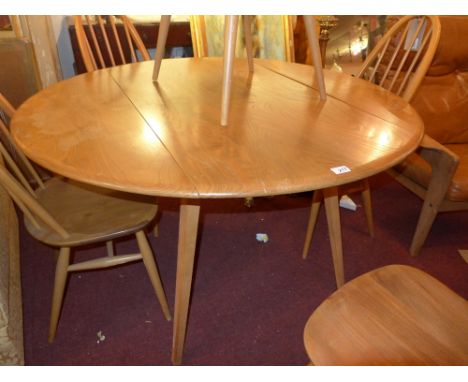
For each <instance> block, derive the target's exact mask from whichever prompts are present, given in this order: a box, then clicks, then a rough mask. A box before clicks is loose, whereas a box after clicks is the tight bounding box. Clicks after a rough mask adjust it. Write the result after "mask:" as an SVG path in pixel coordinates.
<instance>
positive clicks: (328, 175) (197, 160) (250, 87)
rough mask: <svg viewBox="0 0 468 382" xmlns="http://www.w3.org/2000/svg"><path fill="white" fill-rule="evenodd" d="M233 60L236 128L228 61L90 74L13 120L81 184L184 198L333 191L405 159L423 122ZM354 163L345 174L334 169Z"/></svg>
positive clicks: (32, 151)
mask: <svg viewBox="0 0 468 382" xmlns="http://www.w3.org/2000/svg"><path fill="white" fill-rule="evenodd" d="M255 61H256V64H255V65H256V69H255V72H254V73H250V72H249V70H248V65H247V64H246V62H245V60H236V61H235V63H234V74H233V82H232V95H231V106H230V107H231V109H230V123H229V126H226V127H221V126H219V118H220V115H219V113H220V99H221V97H220V94H221V88H222V75H223V66H222V60H221V59H220V58H202V59H194V58H190V59H187V58H185V59H171V60H164V61H163V63H162V67H161V72H160V74H159V78H158V82H157V83H153V81H152V70H153V63H152V62H151V61H149V62H142V63H136V64H129V65H122V66H118V67H114V68H109V69H104V70H99V71H96V72H93V73H88V74H83V75H80V76H77V77H74V78H72V79H69V80H66V81H62V82H60V83H57V84H55V85H53V86H51V87H49V88H47V89H45V90H43V91H42V92H40V93H38V94H36V95H35V96H33V97H31V98H30V99H29V100H27V101H26V102H25V103H24V104H23V105H21V107H20V108H19V109H18V111H17V112H16V114H15V116H14V118H13V121H12V124H11V125H12V134H13V136H14V139H15V140H16V142H17V143H18V145H19V146H20V147H21V148H22V149H23V150H24V151H25V153H26V154H27V155H28V156H29V157H30V158H31V159H33V160H34V161H35V162H37V163H39V164H41V165H42V166H44V167H46V168H48V169H50V170H52V171H54V172H56V173H58V174H61V175H64V176H66V177H70V178H73V179H76V180H80V181H83V182H87V183H91V184H95V185H99V186H105V187H109V188H113V189H118V190H124V191H129V192H135V193H142V194H148V195H160V196H172V197H185V198H224V197H246V196H264V195H275V194H285V193H295V192H302V191H307V190H313V189H322V188H325V187H331V186H336V185H340V184H345V183H349V182H351V181H354V180H357V179H362V178H365V177H368V176H371V175H373V174H375V173H378V172H380V171H383V170H385V169H387V168H389V167H391V166H393V165H394V164H396V163H398V162H400V161H401V160H402V159H404V158H405V157H406V156H407V155H408V154H409V153H411V152H412V151H413V150H414V149H415V148H416V147H417V146H418V144H419V142H420V140H421V138H422V135H423V123H422V122H421V119H420V118H419V116H418V115H417V113H416V112H415V111H414V110H413V109H412V108H411V106H409V104H407V103H406V102H405V101H403V100H402V99H401V98H399V97H397V96H394V95H392V94H391V93H389V92H387V91H385V90H382V89H379V88H378V87H377V86H374V85H372V84H368V83H367V82H365V81H362V80H359V79H356V78H352V77H349V76H347V75H344V74H340V73H334V72H329V71H325V81H326V88H327V92H328V98H327V100H326V101H321V100H320V97H319V93H318V90H317V88H316V87H315V84H314V83H315V80H314V78H315V76H314V72H313V68H312V67H310V66H305V65H300V64H291V63H284V62H279V61H265V60H255ZM337 166H347V167H348V168H349V169H350V170H351V171H350V172H348V173H344V174H340V175H337V174H335V173H333V172H332V171H331V170H330V169H331V168H333V167H337Z"/></svg>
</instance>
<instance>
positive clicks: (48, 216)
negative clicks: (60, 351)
mask: <svg viewBox="0 0 468 382" xmlns="http://www.w3.org/2000/svg"><path fill="white" fill-rule="evenodd" d="M0 107H1V108H2V109H4V110H6V113H7V114H8V115H9V116H10V117H11V116H13V112H14V108H13V107H12V106H11V104H9V102H8V101H7V100H6V99H5V97H3V96H1V95H0ZM0 130H1V131H2V132H3V135H5V136H6V137H7V142H8V143H9V144H11V145H13V147H14V149H15V153H18V154H19V155H18V158H20V159H21V160H25V164H27V165H29V166H30V167H28V170H29V171H30V172H31V173H32V174H35V180H36V181H37V182H38V185H39V187H38V188H37V189H36V190H35V189H34V188H33V187H32V186H31V185H30V184H29V182H28V181H27V179H26V177H25V176H24V174H23V173H22V169H21V168H20V166H18V165H17V164H16V163H15V160H14V158H13V156H12V155H11V154H10V150H7V149H6V147H5V146H4V144H3V142H2V141H0V154H1V156H0V186H1V187H3V188H4V189H5V190H6V191H7V193H8V194H9V195H10V197H11V198H12V200H13V201H14V202H15V203H16V205H17V206H18V208H19V209H20V210H21V211H22V212H23V214H24V222H25V226H26V229H27V230H28V232H29V233H30V234H31V236H33V237H34V238H35V239H36V240H38V241H41V242H43V243H46V244H48V245H52V246H55V247H59V248H60V252H59V256H58V260H57V266H56V272H55V282H54V291H53V298H52V309H51V314H50V326H49V342H52V341H53V340H54V338H55V334H56V330H57V324H58V319H59V316H60V310H61V306H62V301H63V295H64V291H65V284H66V280H67V277H68V273H69V272H74V271H83V270H89V269H101V268H108V267H113V266H116V265H121V264H125V263H128V262H133V261H137V260H143V262H144V265H145V267H146V270H147V272H148V275H149V278H150V281H151V283H152V285H153V288H154V290H155V293H156V296H157V298H158V300H159V302H160V304H161V308H162V310H163V313H164V316H165V317H166V319H167V320H170V319H171V315H170V312H169V307H168V304H167V300H166V296H165V294H164V289H163V286H162V282H161V279H160V277H159V274H158V270H157V266H156V263H155V261H154V258H153V254H152V251H151V247H150V245H149V243H148V241H147V238H146V235H145V233H144V231H143V230H144V229H145V228H146V227H147V226H148V225H149V224H150V223H151V222H152V221H153V220H154V218H155V216H156V213H157V210H158V207H157V204H156V203H155V200H154V198H153V197H146V196H141V195H133V194H128V193H124V192H118V191H113V190H108V189H103V188H99V187H94V186H90V185H85V184H80V183H78V182H74V181H71V180H67V179H64V178H62V177H58V176H55V177H52V178H50V179H48V180H47V181H45V182H42V180H41V179H40V177H39V176H38V175H37V173H36V172H35V170H34V168H33V167H32V165H31V163H30V162H29V160H28V159H27V158H26V156H25V155H24V153H23V152H22V151H21V149H20V148H19V147H17V146H16V145H15V144H14V141H13V140H12V139H11V136H10V134H9V131H8V128H7V126H6V125H5V123H4V122H3V121H2V120H1V119H0ZM2 159H3V160H2ZM4 162H5V163H6V164H7V165H8V168H7V167H6V166H5V165H4ZM130 234H135V236H136V239H137V242H138V247H139V250H140V253H135V254H125V255H114V254H113V253H108V255H107V256H105V257H101V258H97V259H93V260H87V261H83V262H75V263H73V264H70V252H71V251H70V249H71V248H72V247H77V246H82V245H86V244H91V243H101V242H102V243H104V242H105V243H106V244H108V243H111V241H112V240H113V239H115V238H118V237H122V236H127V235H130ZM108 249H109V246H108Z"/></svg>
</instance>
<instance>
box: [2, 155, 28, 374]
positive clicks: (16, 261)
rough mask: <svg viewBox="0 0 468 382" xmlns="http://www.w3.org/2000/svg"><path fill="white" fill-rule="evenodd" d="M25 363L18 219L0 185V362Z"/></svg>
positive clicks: (3, 363)
mask: <svg viewBox="0 0 468 382" xmlns="http://www.w3.org/2000/svg"><path fill="white" fill-rule="evenodd" d="M0 161H1V158H0ZM0 165H1V164H0ZM23 364H24V349H23V311H22V300H21V278H20V252H19V233H18V219H17V217H16V211H15V208H14V206H13V203H12V201H11V199H10V197H9V196H8V194H7V193H6V192H5V190H4V189H3V188H1V187H0V365H23Z"/></svg>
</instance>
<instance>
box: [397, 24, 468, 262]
mask: <svg viewBox="0 0 468 382" xmlns="http://www.w3.org/2000/svg"><path fill="white" fill-rule="evenodd" d="M440 21H441V36H440V42H439V46H438V49H437V52H436V54H435V57H434V59H433V61H432V64H431V66H430V68H429V70H428V72H427V74H426V76H425V78H424V80H423V82H422V84H421V85H420V87H419V89H418V91H417V93H416V95H415V96H414V98H413V100H412V101H411V104H412V105H413V107H414V108H415V109H416V110H417V111H418V112H419V114H420V115H421V117H422V119H423V120H424V124H425V132H426V136H425V138H424V140H423V142H422V145H421V149H420V150H418V152H417V153H415V154H413V155H411V156H410V157H409V158H408V159H407V160H406V161H405V162H404V163H403V164H402V165H400V166H399V167H398V168H397V169H396V170H397V172H396V173H394V175H396V177H397V180H399V181H400V182H401V183H402V184H403V185H405V186H407V187H408V188H409V189H410V190H412V191H413V192H415V193H416V194H418V195H419V196H421V197H422V198H423V199H424V204H423V207H422V211H421V214H420V217H419V221H418V225H417V227H416V231H415V234H414V237H413V242H412V244H411V250H410V252H411V254H412V255H416V254H418V253H419V251H420V249H421V247H422V245H423V244H424V241H425V239H426V237H427V235H428V233H429V231H430V228H431V226H432V223H433V221H434V219H435V217H436V215H437V213H438V212H441V211H451V210H461V209H468V38H467V36H468V17H467V16H445V17H441V18H440Z"/></svg>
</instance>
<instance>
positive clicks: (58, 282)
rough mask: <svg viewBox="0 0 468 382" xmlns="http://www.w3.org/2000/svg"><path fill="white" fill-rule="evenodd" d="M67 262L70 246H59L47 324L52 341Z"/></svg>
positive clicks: (60, 305)
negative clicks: (48, 322)
mask: <svg viewBox="0 0 468 382" xmlns="http://www.w3.org/2000/svg"><path fill="white" fill-rule="evenodd" d="M69 264H70V248H69V247H63V248H60V253H59V256H58V259H57V266H56V269H55V282H54V291H53V295H52V308H51V312H50V324H49V342H52V341H53V340H54V339H55V334H56V332H57V324H58V319H59V316H60V310H61V308H62V302H63V293H64V291H65V284H66V282H67V276H68V265H69Z"/></svg>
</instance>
